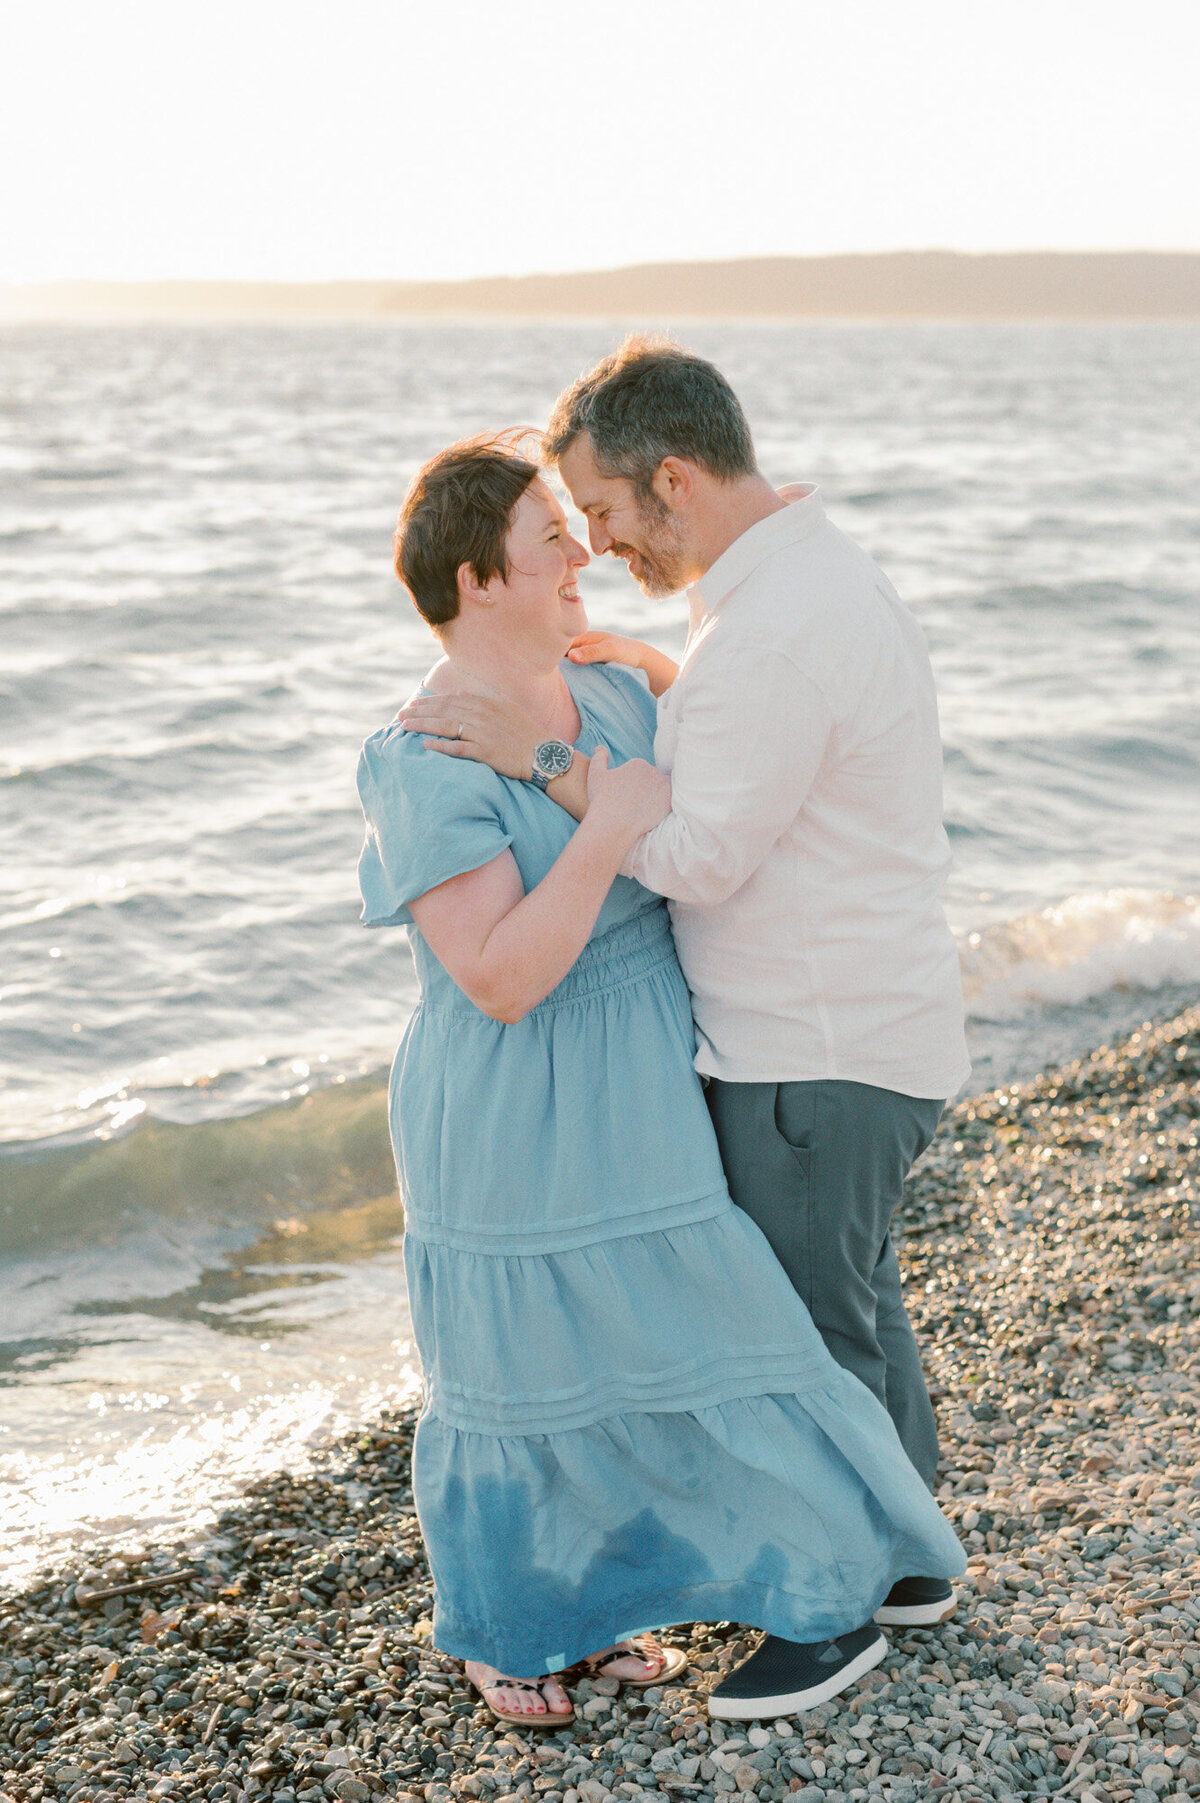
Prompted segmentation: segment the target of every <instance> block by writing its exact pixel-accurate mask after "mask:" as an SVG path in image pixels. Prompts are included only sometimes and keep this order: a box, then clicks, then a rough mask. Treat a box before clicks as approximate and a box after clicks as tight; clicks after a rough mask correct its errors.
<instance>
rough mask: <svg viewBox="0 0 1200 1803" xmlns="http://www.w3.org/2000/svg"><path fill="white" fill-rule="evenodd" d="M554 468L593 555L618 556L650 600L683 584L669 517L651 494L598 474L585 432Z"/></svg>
mask: <svg viewBox="0 0 1200 1803" xmlns="http://www.w3.org/2000/svg"><path fill="white" fill-rule="evenodd" d="M558 473H559V475H560V476H561V477H562V479H563V481H564V482H565V483H566V486H567V489H568V492H569V493H570V496H571V499H572V501H573V502H574V503H575V505H576V507H577V508H578V509H579V511H580V513H581V514H582V515H583V516H584V518H585V519H586V521H587V524H588V542H589V543H590V544H591V547H592V550H593V551H594V552H595V553H596V555H597V557H601V556H603V555H604V553H605V552H606V551H610V552H611V553H612V555H613V556H614V557H620V558H623V559H624V561H625V563H626V564H627V565H628V566H629V573H630V575H631V576H632V577H633V579H634V581H635V582H636V583H637V585H638V587H639V588H640V589H641V591H642V593H643V594H645V595H650V596H652V597H653V598H655V599H658V598H660V597H662V596H663V595H677V594H678V593H679V591H680V589H683V588H686V587H687V585H688V582H689V580H690V579H691V572H690V570H689V567H688V560H687V558H686V557H685V554H684V544H683V535H682V533H681V531H680V527H679V523H678V521H677V520H676V519H675V516H674V515H673V514H672V513H671V511H670V509H669V508H668V507H667V506H666V505H665V504H664V503H663V502H661V501H659V500H658V498H657V496H654V495H650V496H648V497H643V496H641V495H639V494H638V492H637V490H636V488H635V487H634V485H633V483H632V482H631V481H629V479H628V478H627V477H625V476H604V475H601V473H600V471H599V469H598V468H597V467H596V459H595V458H594V456H593V455H592V441H591V439H590V438H589V437H588V435H587V433H586V432H584V433H581V434H580V436H579V437H578V438H577V439H575V441H574V443H573V444H572V445H571V446H570V447H569V449H568V450H566V451H564V452H563V454H562V456H561V457H560V458H559V463H558Z"/></svg>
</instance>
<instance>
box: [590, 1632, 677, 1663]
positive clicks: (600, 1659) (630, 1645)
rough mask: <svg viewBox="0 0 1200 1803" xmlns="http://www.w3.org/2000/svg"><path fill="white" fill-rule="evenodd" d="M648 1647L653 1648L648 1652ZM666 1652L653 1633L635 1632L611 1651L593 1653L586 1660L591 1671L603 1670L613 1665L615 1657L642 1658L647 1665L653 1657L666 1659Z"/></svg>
mask: <svg viewBox="0 0 1200 1803" xmlns="http://www.w3.org/2000/svg"><path fill="white" fill-rule="evenodd" d="M646 1647H650V1648H651V1649H652V1650H651V1651H650V1652H649V1653H647V1652H646V1651H645V1648H646ZM665 1657H666V1654H665V1653H664V1651H663V1649H662V1647H661V1646H660V1645H659V1643H658V1641H657V1640H655V1638H654V1636H653V1634H635V1635H634V1637H633V1639H632V1640H623V1641H621V1643H620V1645H619V1646H615V1647H614V1648H613V1650H612V1652H611V1653H593V1654H592V1655H591V1656H590V1658H587V1659H585V1660H584V1662H583V1663H584V1664H585V1665H586V1666H587V1668H588V1670H589V1671H601V1670H603V1668H604V1667H605V1666H606V1665H611V1664H612V1662H613V1660H614V1659H641V1660H643V1661H644V1662H645V1663H646V1664H647V1665H648V1664H649V1663H650V1661H651V1660H652V1659H665Z"/></svg>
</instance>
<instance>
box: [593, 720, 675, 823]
mask: <svg viewBox="0 0 1200 1803" xmlns="http://www.w3.org/2000/svg"><path fill="white" fill-rule="evenodd" d="M587 798H588V806H587V824H588V827H589V828H590V829H592V830H600V831H604V830H605V829H611V830H613V831H615V832H617V833H619V834H624V835H626V836H627V837H628V842H629V845H630V846H632V845H634V843H635V842H636V841H637V840H638V839H640V838H641V836H642V834H643V833H648V832H650V831H651V829H652V828H654V827H656V826H657V825H658V823H659V821H660V820H664V819H665V818H666V816H667V815H668V814H669V813H670V811H671V779H670V777H669V776H666V775H664V773H663V772H662V771H661V770H656V769H655V768H654V765H653V764H647V763H646V762H645V761H644V760H643V759H642V758H631V759H630V760H629V762H628V763H627V764H618V765H616V767H615V768H614V767H613V766H612V765H610V763H609V761H608V749H607V747H606V746H604V745H600V746H597V748H596V750H595V751H593V753H592V756H591V762H590V763H589V765H588V776H587Z"/></svg>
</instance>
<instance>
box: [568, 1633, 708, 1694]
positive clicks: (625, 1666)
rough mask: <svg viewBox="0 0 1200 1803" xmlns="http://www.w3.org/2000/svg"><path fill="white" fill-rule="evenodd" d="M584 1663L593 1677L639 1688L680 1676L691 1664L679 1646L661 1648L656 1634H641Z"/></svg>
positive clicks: (591, 1657) (608, 1648)
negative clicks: (614, 1679) (611, 1679)
mask: <svg viewBox="0 0 1200 1803" xmlns="http://www.w3.org/2000/svg"><path fill="white" fill-rule="evenodd" d="M584 1664H585V1665H586V1666H587V1669H588V1671H589V1672H590V1673H591V1674H592V1676H593V1677H596V1678H617V1679H619V1680H620V1682H621V1683H622V1684H632V1685H634V1686H635V1688H636V1687H641V1686H645V1685H648V1684H661V1683H663V1682H664V1681H665V1680H666V1679H668V1678H674V1677H677V1676H678V1674H679V1673H680V1672H681V1671H682V1670H683V1668H684V1666H685V1665H686V1664H687V1655H686V1654H685V1653H682V1652H680V1650H679V1648H678V1647H664V1646H661V1645H660V1644H659V1642H658V1641H657V1640H655V1638H654V1636H653V1634H638V1635H637V1636H636V1637H635V1638H634V1639H632V1640H622V1641H620V1642H619V1643H618V1644H617V1645H616V1646H610V1647H606V1648H605V1649H604V1651H603V1652H602V1653H592V1654H591V1656H590V1657H589V1658H587V1659H585V1660H584Z"/></svg>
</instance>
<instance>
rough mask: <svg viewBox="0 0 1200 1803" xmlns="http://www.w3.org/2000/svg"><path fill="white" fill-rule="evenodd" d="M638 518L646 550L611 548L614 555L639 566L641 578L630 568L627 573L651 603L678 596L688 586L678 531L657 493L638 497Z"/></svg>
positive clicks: (622, 547) (631, 546) (627, 546)
mask: <svg viewBox="0 0 1200 1803" xmlns="http://www.w3.org/2000/svg"><path fill="white" fill-rule="evenodd" d="M637 515H638V525H639V527H640V528H641V533H642V544H643V546H644V547H645V548H644V549H642V550H639V549H638V548H637V547H636V546H634V545H614V546H613V554H614V555H615V556H617V557H623V558H624V559H625V561H626V563H628V561H629V558H630V557H631V556H633V557H636V558H637V560H638V562H639V563H640V565H641V570H642V573H641V575H640V576H637V575H634V572H633V570H632V568H630V572H629V573H630V575H631V576H633V579H634V581H635V582H636V583H637V585H638V587H639V588H640V589H641V591H642V593H643V594H644V595H649V596H650V598H651V600H653V601H661V600H662V599H663V597H664V596H666V595H677V594H678V593H679V592H680V590H681V589H684V588H686V587H687V568H686V564H685V561H684V556H683V545H682V542H681V540H680V534H679V528H678V526H677V525H676V523H675V521H674V520H673V519H672V518H671V515H670V512H669V510H668V509H667V508H666V507H664V506H663V504H662V502H661V501H660V500H659V498H658V496H657V495H656V494H649V495H639V496H638V500H637Z"/></svg>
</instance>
